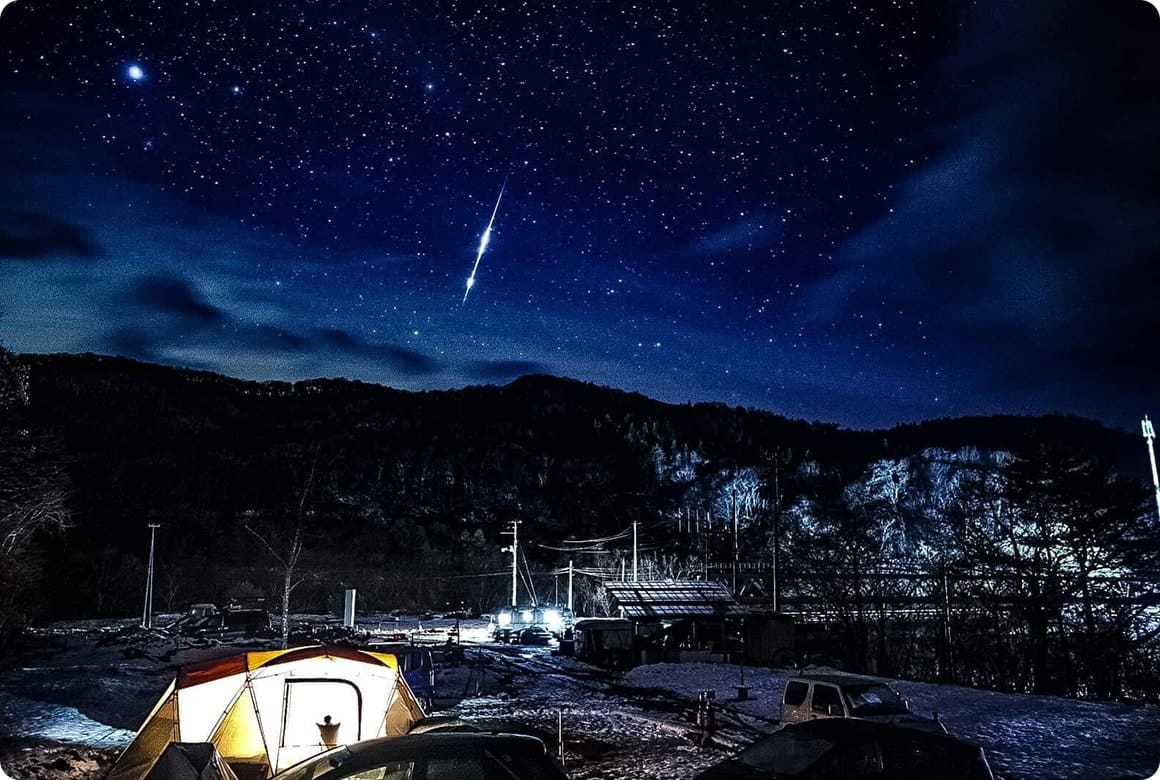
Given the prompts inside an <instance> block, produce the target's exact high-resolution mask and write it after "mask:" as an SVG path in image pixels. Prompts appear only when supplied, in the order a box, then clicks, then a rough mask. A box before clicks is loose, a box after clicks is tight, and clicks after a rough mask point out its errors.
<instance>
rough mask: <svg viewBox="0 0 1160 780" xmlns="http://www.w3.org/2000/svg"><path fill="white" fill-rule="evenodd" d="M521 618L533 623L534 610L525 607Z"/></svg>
mask: <svg viewBox="0 0 1160 780" xmlns="http://www.w3.org/2000/svg"><path fill="white" fill-rule="evenodd" d="M520 620H522V621H524V622H525V623H531V622H532V611H531V610H530V609H525V610H523V611H522V612H520Z"/></svg>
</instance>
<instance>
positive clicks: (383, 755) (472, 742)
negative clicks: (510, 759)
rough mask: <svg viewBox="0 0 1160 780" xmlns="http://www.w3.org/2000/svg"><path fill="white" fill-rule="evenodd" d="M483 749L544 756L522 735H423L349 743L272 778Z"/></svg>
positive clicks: (540, 748)
mask: <svg viewBox="0 0 1160 780" xmlns="http://www.w3.org/2000/svg"><path fill="white" fill-rule="evenodd" d="M485 750H486V751H490V752H492V753H500V752H502V753H508V754H521V755H528V756H541V757H542V756H546V753H547V751H546V748H545V747H544V743H543V742H542V741H541V740H540V739H538V738H536V737H530V736H526V735H524V734H496V733H494V732H493V733H488V734H484V733H471V732H426V733H421V734H404V735H402V736H397V737H378V738H376V739H368V740H364V741H362V742H352V743H351V744H349V745H343V746H341V747H337V748H334V749H333V750H328V751H326V752H324V753H319V754H318V755H316V756H312V757H311V758H308V759H306V760H305V761H303V762H301V763H299V764H295V765H294V766H292V767H288V768H287V769H283V770H282V771H281V772H279V773H278V774H277V775H275V776H274V777H276V778H280V777H289V776H294V777H298V776H299V775H301V774H302V770H303V768H305V767H308V766H309V765H311V764H314V765H327V766H329V767H330V768H331V769H340V768H341V769H342V770H343V772H342V774H343V775H344V776H345V775H350V774H352V773H357V772H359V771H362V770H364V769H370V768H373V767H376V766H379V765H381V764H382V763H384V762H388V761H393V760H406V759H408V758H413V757H417V756H424V755H426V756H432V755H448V754H465V753H479V752H482V751H485ZM328 771H329V770H328ZM309 776H311V777H317V776H318V772H317V770H314V771H312V772H311V773H310V774H309Z"/></svg>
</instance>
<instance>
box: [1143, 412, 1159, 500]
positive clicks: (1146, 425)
mask: <svg viewBox="0 0 1160 780" xmlns="http://www.w3.org/2000/svg"><path fill="white" fill-rule="evenodd" d="M1140 428H1141V429H1142V430H1143V431H1144V441H1146V442H1147V443H1148V460H1149V461H1150V462H1151V464H1152V486H1153V487H1154V488H1155V489H1156V512H1157V516H1158V517H1160V478H1157V475H1156V451H1155V450H1154V449H1153V448H1152V440H1153V439H1155V438H1156V433H1155V431H1153V430H1152V421H1151V420H1149V419H1148V415H1144V419H1143V420H1141V421H1140Z"/></svg>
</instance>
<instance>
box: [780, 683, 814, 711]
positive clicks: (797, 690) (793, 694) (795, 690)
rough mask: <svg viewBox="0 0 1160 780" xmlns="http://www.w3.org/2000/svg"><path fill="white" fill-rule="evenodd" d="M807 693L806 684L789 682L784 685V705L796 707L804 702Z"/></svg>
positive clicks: (808, 689)
mask: <svg viewBox="0 0 1160 780" xmlns="http://www.w3.org/2000/svg"><path fill="white" fill-rule="evenodd" d="M809 691H810V686H809V684H808V683H804V682H800V681H796V680H791V681H790V682H787V683H786V684H785V703H786V704H788V705H790V706H791V707H798V706H800V705H801V703H802V702H803V701H805V700H806V694H807V693H809Z"/></svg>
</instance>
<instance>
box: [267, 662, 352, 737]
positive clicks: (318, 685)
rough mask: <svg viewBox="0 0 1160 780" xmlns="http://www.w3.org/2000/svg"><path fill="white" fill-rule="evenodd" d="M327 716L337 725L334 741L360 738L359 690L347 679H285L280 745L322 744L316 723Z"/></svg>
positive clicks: (323, 720) (319, 722) (320, 722)
mask: <svg viewBox="0 0 1160 780" xmlns="http://www.w3.org/2000/svg"><path fill="white" fill-rule="evenodd" d="M327 716H329V717H330V723H331V724H337V725H338V731H337V744H340V745H343V744H349V743H351V742H358V741H359V740H360V739H362V694H361V693H360V692H359V689H358V686H356V685H355V684H354V683H352V682H350V681H349V680H338V679H334V678H322V679H296V680H286V689H285V696H284V697H283V710H282V744H281V747H303V746H307V745H314V746H319V745H322V735H321V729H320V728H319V725H320V724H322V723H324V722H325V719H326V717H327Z"/></svg>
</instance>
